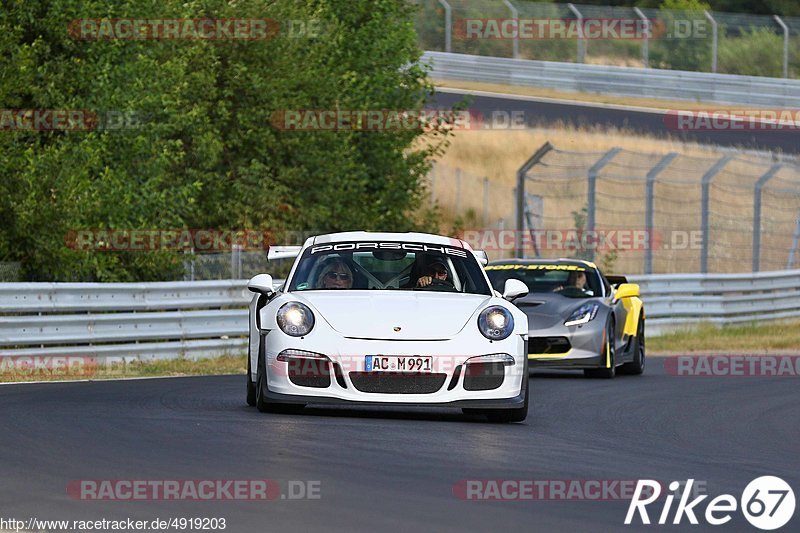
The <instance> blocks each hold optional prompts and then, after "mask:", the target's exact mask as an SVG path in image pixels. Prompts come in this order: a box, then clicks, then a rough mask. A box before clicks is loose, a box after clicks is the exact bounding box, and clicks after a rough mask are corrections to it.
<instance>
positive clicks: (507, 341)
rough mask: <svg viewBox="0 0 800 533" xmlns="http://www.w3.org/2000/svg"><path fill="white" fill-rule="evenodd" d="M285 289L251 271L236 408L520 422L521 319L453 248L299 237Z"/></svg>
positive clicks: (440, 240) (474, 263)
mask: <svg viewBox="0 0 800 533" xmlns="http://www.w3.org/2000/svg"><path fill="white" fill-rule="evenodd" d="M281 252H282V253H289V254H291V255H294V254H297V259H295V262H294V265H293V266H292V269H291V271H290V273H289V275H288V277H287V279H286V282H285V283H284V284H283V285H282V286H281V287H280V288H278V289H277V290H274V289H273V281H272V278H271V277H270V276H269V275H267V274H259V275H258V276H256V277H254V278H253V279H251V280H250V282H249V283H248V288H249V289H250V291H252V292H254V293H255V296H254V297H253V300H252V302H251V304H250V344H249V357H248V374H247V403H248V404H250V405H254V406H257V407H258V409H259V410H260V411H287V410H297V409H302V407H303V406H305V405H307V404H339V405H359V404H370V405H405V406H435V407H453V408H460V409H463V410H464V412H467V413H477V414H484V415H486V416H488V417H489V419H490V420H493V421H499V422H519V421H522V420H524V419H525V417H526V416H527V413H528V358H527V354H528V351H527V339H528V319H527V317H526V316H525V314H524V313H522V312H521V311H520V310H519V309H517V307H515V306H514V305H511V304H510V303H509V301H510V300H513V299H514V298H516V297H519V296H523V295H524V294H526V293H527V292H528V288H527V287H526V286H525V284H524V283H522V282H520V281H519V280H509V281H508V283H506V285H505V287H504V293H503V295H502V297H500V295H499V293H497V292H495V291H494V290H493V289H492V287H491V285H490V283H489V280H488V278H487V276H486V273H485V272H484V270H483V268H482V266H481V265H482V264H486V256H485V254H483V253H482V252H475V251H473V250H472V249H471V248H470V246H469V244H467V243H466V242H464V241H461V240H458V239H451V238H448V237H442V236H438V235H428V234H423V233H368V232H347V233H336V234H330V235H321V236H317V237H311V238H309V239H308V240H307V241H306V242H305V244H304V245H303V246H302V247H297V249H296V250H291V249H289V250H288V251H287V249H286V247H284V248H283V249H282V250H281Z"/></svg>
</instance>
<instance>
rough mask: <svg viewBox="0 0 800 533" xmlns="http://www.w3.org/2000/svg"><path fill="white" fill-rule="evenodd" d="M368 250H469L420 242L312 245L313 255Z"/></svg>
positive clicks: (456, 253)
mask: <svg viewBox="0 0 800 533" xmlns="http://www.w3.org/2000/svg"><path fill="white" fill-rule="evenodd" d="M368 250H403V251H406V252H435V253H440V254H447V255H453V256H456V257H467V251H466V250H464V249H463V248H451V247H449V246H437V245H435V244H423V243H418V242H340V243H337V244H319V245H317V246H312V247H311V255H314V254H317V253H320V252H356V251H368Z"/></svg>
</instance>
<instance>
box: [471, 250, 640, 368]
mask: <svg viewBox="0 0 800 533" xmlns="http://www.w3.org/2000/svg"><path fill="white" fill-rule="evenodd" d="M486 273H487V274H488V275H489V279H490V280H491V282H492V285H493V286H494V287H503V286H504V284H505V282H506V281H507V280H509V279H518V280H520V281H522V282H524V283H525V284H526V285H527V286H528V289H529V293H528V294H527V295H526V296H524V297H521V298H518V299H516V300H515V301H514V304H515V305H516V306H517V307H519V308H520V309H521V310H522V311H523V312H524V313H525V314H526V315H527V316H528V330H529V331H528V363H529V367H530V368H536V367H539V368H559V369H582V370H583V371H584V373H585V374H586V375H587V376H590V377H604V378H613V377H614V376H615V375H616V373H617V372H620V373H625V374H641V373H642V372H644V366H645V340H644V305H643V303H642V300H641V299H640V298H639V286H638V285H635V284H632V283H627V280H626V279H625V278H624V277H622V276H611V277H606V276H604V275H603V273H602V272H601V271H600V269H599V268H597V265H595V264H594V263H591V262H589V261H583V260H579V259H556V260H538V259H537V260H527V259H510V260H504V261H494V262H492V263H489V265H487V266H486Z"/></svg>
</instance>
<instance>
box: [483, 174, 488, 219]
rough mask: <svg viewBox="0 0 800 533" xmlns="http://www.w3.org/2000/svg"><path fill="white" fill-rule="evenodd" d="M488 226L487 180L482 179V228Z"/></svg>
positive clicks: (485, 178)
mask: <svg viewBox="0 0 800 533" xmlns="http://www.w3.org/2000/svg"><path fill="white" fill-rule="evenodd" d="M488 225H489V178H487V177H484V178H483V227H484V228H485V227H487V226H488Z"/></svg>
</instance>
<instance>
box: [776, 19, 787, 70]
mask: <svg viewBox="0 0 800 533" xmlns="http://www.w3.org/2000/svg"><path fill="white" fill-rule="evenodd" d="M772 16H773V17H775V21H776V22H777V23H778V24H779V25H780V27H781V29H783V77H784V78H788V77H789V27H788V26H787V25H786V24H784V23H783V21H782V20H781V18H780V17H779V16H778V15H772Z"/></svg>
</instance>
